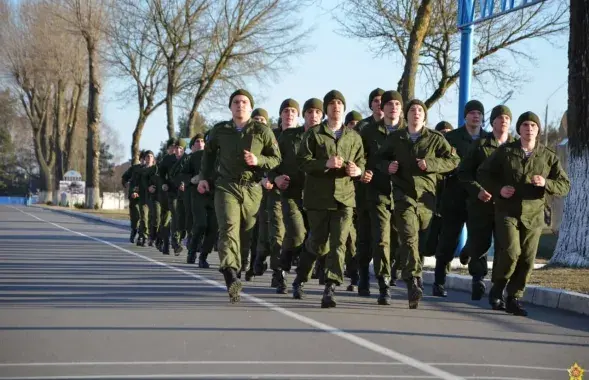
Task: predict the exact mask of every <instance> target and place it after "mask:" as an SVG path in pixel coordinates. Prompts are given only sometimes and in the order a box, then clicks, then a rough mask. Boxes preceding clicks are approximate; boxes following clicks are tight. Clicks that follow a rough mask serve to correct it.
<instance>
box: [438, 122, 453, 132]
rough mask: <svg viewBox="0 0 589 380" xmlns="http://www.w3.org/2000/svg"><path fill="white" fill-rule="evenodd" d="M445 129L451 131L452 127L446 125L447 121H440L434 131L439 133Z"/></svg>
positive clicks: (448, 124)
mask: <svg viewBox="0 0 589 380" xmlns="http://www.w3.org/2000/svg"><path fill="white" fill-rule="evenodd" d="M445 129H450V130H453V129H454V127H453V126H452V124H450V123H448V122H447V121H440V122H439V123H438V124H436V128H435V130H436V131H438V132H441V131H443V130H445Z"/></svg>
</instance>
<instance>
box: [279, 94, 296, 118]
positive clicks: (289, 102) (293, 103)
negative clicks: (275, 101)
mask: <svg viewBox="0 0 589 380" xmlns="http://www.w3.org/2000/svg"><path fill="white" fill-rule="evenodd" d="M288 107H291V108H294V109H296V110H297V113H298V114H300V113H301V109H300V108H299V103H298V102H297V101H296V100H294V99H291V98H288V99H285V100H284V101H283V102H282V104H281V105H280V111H279V112H278V114H279V115H280V114H282V111H284V109H285V108H288Z"/></svg>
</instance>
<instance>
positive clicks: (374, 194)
mask: <svg viewBox="0 0 589 380" xmlns="http://www.w3.org/2000/svg"><path fill="white" fill-rule="evenodd" d="M403 128H405V124H404V122H403V120H400V121H399V126H398V129H403ZM391 133H392V132H389V131H388V130H387V128H386V126H385V125H384V119H382V120H380V121H378V122H375V123H372V124H368V125H366V126H365V127H364V128H363V129H362V130H361V131H360V136H361V137H362V143H363V146H364V155H365V156H366V170H372V173H373V174H372V180H371V181H370V183H367V184H361V185H360V186H361V187H364V188H365V189H366V190H365V193H366V198H365V199H367V200H368V201H370V202H378V203H383V204H386V205H391V203H392V202H391V199H392V198H391V196H392V186H391V176H390V175H389V173H388V167H387V168H384V167H383V166H382V165H381V163H382V160H379V159H378V156H377V153H378V151H379V150H380V148H381V147H382V145H383V144H384V142H385V141H386V139H387V136H388V135H390V134H391ZM383 170H384V171H383Z"/></svg>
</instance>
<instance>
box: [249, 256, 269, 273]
mask: <svg viewBox="0 0 589 380" xmlns="http://www.w3.org/2000/svg"><path fill="white" fill-rule="evenodd" d="M253 269H254V276H262V275H263V274H264V272H266V271H267V270H268V263H267V262H266V258H265V257H262V256H261V255H256V258H255V260H254V265H253Z"/></svg>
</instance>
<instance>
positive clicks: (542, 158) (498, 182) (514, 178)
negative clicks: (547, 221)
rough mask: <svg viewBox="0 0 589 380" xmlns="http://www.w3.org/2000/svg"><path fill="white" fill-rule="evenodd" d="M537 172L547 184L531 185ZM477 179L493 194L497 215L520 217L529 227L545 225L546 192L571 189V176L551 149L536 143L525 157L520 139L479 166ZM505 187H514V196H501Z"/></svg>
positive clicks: (565, 191) (561, 191)
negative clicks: (540, 185) (530, 152)
mask: <svg viewBox="0 0 589 380" xmlns="http://www.w3.org/2000/svg"><path fill="white" fill-rule="evenodd" d="M535 175H541V176H542V177H544V178H545V179H546V185H545V187H539V186H534V185H532V184H531V180H532V177H533V176H535ZM477 179H478V181H479V183H480V184H481V186H483V188H485V189H486V190H487V191H488V192H489V193H491V195H493V198H494V199H495V212H496V213H497V214H499V215H503V216H508V217H513V218H517V219H519V220H520V221H521V223H522V224H523V225H524V226H525V227H526V228H529V229H532V228H539V227H543V226H544V204H545V199H544V197H545V196H546V194H550V195H556V196H565V195H566V194H567V193H568V192H569V190H570V188H571V184H570V181H569V177H568V175H567V173H566V172H565V171H564V170H563V168H562V166H561V165H560V161H559V160H558V157H557V156H556V154H555V153H554V152H553V151H552V150H550V149H548V148H547V147H545V146H543V145H541V144H537V145H536V147H535V148H534V150H533V152H532V154H531V156H530V157H527V158H526V155H525V153H524V151H523V149H522V146H521V141H520V140H517V141H514V142H511V143H508V144H504V145H502V146H500V147H499V148H497V150H496V151H495V152H494V153H493V154H491V156H490V157H489V158H488V159H486V160H485V161H484V162H483V163H482V165H481V166H480V167H479V169H478V171H477ZM503 186H513V187H514V188H515V193H514V194H513V196H512V197H511V198H509V199H506V198H503V197H502V196H501V193H500V192H501V188H502V187H503Z"/></svg>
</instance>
